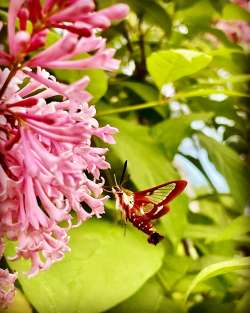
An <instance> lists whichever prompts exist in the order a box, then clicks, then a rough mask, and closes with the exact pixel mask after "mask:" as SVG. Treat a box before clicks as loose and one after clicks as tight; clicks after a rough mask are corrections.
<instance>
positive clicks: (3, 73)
mask: <svg viewBox="0 0 250 313" xmlns="http://www.w3.org/2000/svg"><path fill="white" fill-rule="evenodd" d="M127 13H128V7H127V6H126V5H123V4H117V5H113V6H111V7H109V8H105V9H103V10H100V11H95V5H94V1H93V0H45V1H40V0H11V1H10V6H9V15H8V25H7V28H8V47H9V48H8V49H4V48H2V50H0V65H1V66H2V70H0V203H1V204H0V258H1V256H2V255H3V252H4V239H8V240H13V241H17V242H18V245H17V247H16V255H15V256H14V257H13V258H12V259H13V260H14V259H19V258H21V257H23V258H24V259H27V260H30V261H31V269H30V271H29V272H28V273H27V274H28V275H29V276H33V275H35V274H37V273H38V272H39V270H41V269H47V268H48V267H49V266H50V265H51V264H52V263H53V262H55V261H58V260H60V259H61V258H62V257H63V255H64V253H65V252H67V251H69V247H68V242H69V236H68V234H67V233H68V230H69V229H70V228H71V227H73V226H78V225H80V224H81V223H82V222H84V221H85V220H86V219H88V218H90V217H91V216H93V215H95V216H97V217H100V216H101V214H103V213H104V201H105V199H106V197H102V196H101V195H102V191H103V188H102V187H103V184H104V179H103V178H102V177H101V174H100V170H104V169H107V168H109V167H110V165H109V164H108V163H107V162H106V161H105V153H106V150H107V149H104V148H98V147H95V146H92V141H93V138H94V137H98V138H100V139H102V140H103V141H104V142H106V143H110V144H112V143H114V139H113V135H114V133H116V131H117V130H116V129H115V128H113V127H111V126H109V125H106V126H104V127H99V125H98V122H97V120H96V119H95V118H94V116H95V113H96V112H95V107H94V106H89V105H88V101H89V100H90V99H91V95H90V94H89V93H88V92H87V91H86V90H85V87H86V86H87V84H88V82H89V78H88V77H83V78H82V79H81V80H79V81H77V82H75V83H74V84H71V85H65V84H63V83H60V82H57V81H56V79H55V77H54V76H52V75H51V74H50V73H49V72H47V71H46V70H45V69H44V68H49V69H50V68H62V69H68V68H71V69H85V68H98V69H104V70H109V71H110V70H114V69H117V67H118V65H119V62H118V61H117V60H116V59H114V58H113V55H114V52H115V51H114V49H108V48H106V43H105V40H104V39H103V38H102V37H100V36H99V35H98V32H99V31H100V30H102V29H105V28H107V27H109V26H110V24H111V21H112V20H120V19H122V18H124V17H125V16H126V15H127ZM17 24H18V29H16V27H15V26H16V25H17ZM31 25H32V27H31ZM1 26H3V25H0V27H1ZM58 29H59V32H58ZM55 30H56V31H57V33H60V34H62V37H61V38H60V39H59V40H58V41H57V42H55V43H54V44H52V45H51V46H50V47H48V48H45V45H46V39H47V36H48V34H49V32H50V31H55ZM38 49H39V50H38ZM36 50H38V52H37V53H35V51H36ZM30 52H32V54H30ZM83 53H84V54H85V55H86V54H88V55H89V56H88V57H85V58H79V55H80V54H83ZM55 96H57V97H55ZM58 96H60V98H61V101H58V100H57V101H55V100H53V99H58ZM72 212H75V216H76V222H75V223H73V222H72ZM73 224H74V225H73ZM62 225H64V226H62ZM15 279H16V274H11V273H9V272H8V270H7V269H5V270H4V269H0V306H1V305H2V306H5V305H7V304H8V303H9V302H10V301H11V300H12V298H13V296H14V281H15Z"/></svg>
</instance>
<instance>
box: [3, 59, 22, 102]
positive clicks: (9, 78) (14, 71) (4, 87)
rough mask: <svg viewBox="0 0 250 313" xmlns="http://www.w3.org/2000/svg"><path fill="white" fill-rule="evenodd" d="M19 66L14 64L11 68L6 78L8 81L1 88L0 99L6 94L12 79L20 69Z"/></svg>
mask: <svg viewBox="0 0 250 313" xmlns="http://www.w3.org/2000/svg"><path fill="white" fill-rule="evenodd" d="M18 69H19V66H18V64H14V66H13V68H12V69H11V71H10V72H9V75H8V77H7V78H6V81H5V82H4V84H3V86H2V88H1V89H0V99H1V98H2V96H3V95H4V93H5V91H6V89H7V87H8V85H9V83H10V81H11V79H12V78H13V77H14V76H15V75H16V72H17V71H18Z"/></svg>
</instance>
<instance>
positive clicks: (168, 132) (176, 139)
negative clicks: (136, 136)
mask: <svg viewBox="0 0 250 313" xmlns="http://www.w3.org/2000/svg"><path fill="white" fill-rule="evenodd" d="M212 116H213V113H209V112H206V113H193V114H189V115H182V116H180V117H176V118H171V119H167V120H165V121H163V122H161V123H158V124H156V126H154V127H153V129H152V134H153V135H154V137H155V139H156V140H157V141H159V142H161V143H162V144H163V145H164V147H165V149H166V152H167V155H168V157H169V158H170V159H172V158H173V157H174V156H175V154H176V152H177V148H178V146H179V145H180V143H181V141H182V140H183V139H184V138H186V137H188V136H190V135H191V134H192V129H191V123H192V122H193V121H205V122H206V121H207V120H209V119H211V118H212Z"/></svg>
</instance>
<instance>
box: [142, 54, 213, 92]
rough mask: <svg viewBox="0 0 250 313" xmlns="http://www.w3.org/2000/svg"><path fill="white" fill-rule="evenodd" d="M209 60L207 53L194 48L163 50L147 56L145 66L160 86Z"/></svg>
mask: <svg viewBox="0 0 250 313" xmlns="http://www.w3.org/2000/svg"><path fill="white" fill-rule="evenodd" d="M211 60H212V57H211V56H209V55H208V54H205V53H202V52H198V51H194V50H185V49H176V50H173V49H172V50H163V51H158V52H154V53H152V54H151V55H150V56H149V57H148V58H147V68H148V71H149V73H150V75H151V76H152V78H153V80H154V81H155V83H156V85H157V86H158V87H159V88H161V87H162V86H163V85H164V84H167V83H169V82H173V81H175V80H177V79H179V78H181V77H184V76H188V75H192V74H194V73H196V72H198V71H200V70H201V69H203V68H204V67H206V66H207V65H208V64H209V63H210V62H211Z"/></svg>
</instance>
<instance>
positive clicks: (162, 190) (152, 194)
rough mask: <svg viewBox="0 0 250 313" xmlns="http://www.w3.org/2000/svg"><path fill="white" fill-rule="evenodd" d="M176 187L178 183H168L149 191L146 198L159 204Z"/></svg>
mask: <svg viewBox="0 0 250 313" xmlns="http://www.w3.org/2000/svg"><path fill="white" fill-rule="evenodd" d="M175 187H176V183H170V184H167V185H165V186H162V187H159V188H157V189H155V190H153V191H148V192H147V193H146V195H145V198H147V199H148V200H149V201H150V202H152V203H154V204H159V203H161V202H162V201H164V200H165V199H166V198H167V197H168V195H169V194H170V193H171V192H172V191H173V190H174V189H175Z"/></svg>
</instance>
